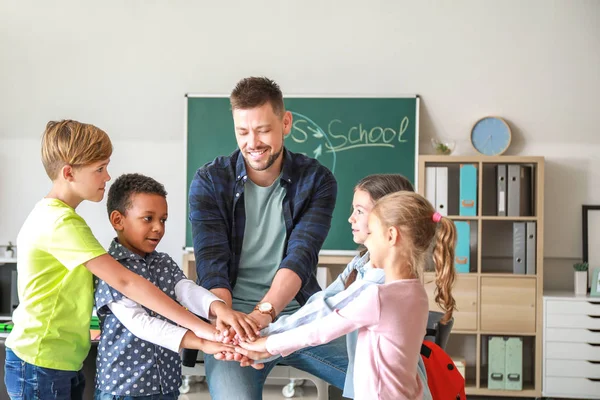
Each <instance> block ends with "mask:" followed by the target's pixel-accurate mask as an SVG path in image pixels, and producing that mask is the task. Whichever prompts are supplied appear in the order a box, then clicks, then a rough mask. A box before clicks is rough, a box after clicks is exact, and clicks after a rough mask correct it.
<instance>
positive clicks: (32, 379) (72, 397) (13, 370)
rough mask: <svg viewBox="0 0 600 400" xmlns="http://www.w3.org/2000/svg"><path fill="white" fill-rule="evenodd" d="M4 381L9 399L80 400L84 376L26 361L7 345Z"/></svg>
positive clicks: (78, 372)
mask: <svg viewBox="0 0 600 400" xmlns="http://www.w3.org/2000/svg"><path fill="white" fill-rule="evenodd" d="M4 384H5V385H6V391H7V392H8V396H9V397H10V398H11V400H26V399H27V400H28V399H39V400H47V399H52V400H63V399H65V400H82V399H83V389H84V387H85V378H84V376H83V372H82V371H61V370H58V369H50V368H43V367H37V366H35V365H32V364H29V363H26V362H25V361H23V360H21V359H20V358H19V357H17V355H16V354H15V353H13V351H12V350H11V349H9V348H8V347H7V348H6V361H5V364H4Z"/></svg>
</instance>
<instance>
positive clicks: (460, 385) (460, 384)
mask: <svg viewBox="0 0 600 400" xmlns="http://www.w3.org/2000/svg"><path fill="white" fill-rule="evenodd" d="M421 357H423V363H424V364H425V370H426V372H427V385H428V386H429V391H430V392H431V397H432V398H433V400H466V399H467V396H466V394H465V380H464V378H463V377H462V375H461V374H460V372H458V368H456V365H454V362H453V361H452V359H451V358H450V356H449V355H448V354H447V353H446V352H445V351H444V350H443V349H442V348H441V347H440V346H438V345H437V344H435V343H433V342H430V341H428V340H425V341H423V345H422V346H421Z"/></svg>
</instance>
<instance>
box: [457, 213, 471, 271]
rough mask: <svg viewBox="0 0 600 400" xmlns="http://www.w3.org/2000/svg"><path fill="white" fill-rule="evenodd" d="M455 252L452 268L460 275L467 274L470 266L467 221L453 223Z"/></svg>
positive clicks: (468, 224)
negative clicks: (454, 228)
mask: <svg viewBox="0 0 600 400" xmlns="http://www.w3.org/2000/svg"><path fill="white" fill-rule="evenodd" d="M454 226H455V227H456V250H455V251H454V268H455V270H456V272H458V273H461V274H466V273H469V271H470V266H471V224H470V222H469V221H455V222H454Z"/></svg>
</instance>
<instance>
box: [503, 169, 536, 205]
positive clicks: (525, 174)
mask: <svg viewBox="0 0 600 400" xmlns="http://www.w3.org/2000/svg"><path fill="white" fill-rule="evenodd" d="M531 173H532V168H531V167H530V166H527V165H517V164H512V165H509V166H508V184H507V194H508V199H507V205H506V209H507V213H506V215H507V216H509V217H519V216H530V215H533V214H532V211H533V210H532V197H531V195H532V187H531V185H532V179H531Z"/></svg>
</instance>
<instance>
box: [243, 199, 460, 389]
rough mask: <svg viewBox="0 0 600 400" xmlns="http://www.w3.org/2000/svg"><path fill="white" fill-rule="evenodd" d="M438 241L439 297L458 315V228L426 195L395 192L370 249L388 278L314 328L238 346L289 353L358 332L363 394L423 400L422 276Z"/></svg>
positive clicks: (378, 218) (255, 355)
mask: <svg viewBox="0 0 600 400" xmlns="http://www.w3.org/2000/svg"><path fill="white" fill-rule="evenodd" d="M434 240H435V247H434V251H433V261H434V263H435V269H436V275H437V277H436V287H437V290H436V302H437V303H438V304H439V305H440V307H441V308H442V309H443V310H444V311H445V315H444V318H443V321H442V322H446V321H448V320H449V319H450V318H451V317H452V313H453V311H454V309H455V306H456V303H455V301H454V298H453V297H452V285H453V283H454V280H455V277H456V275H455V271H454V264H453V260H454V246H455V241H456V230H455V227H454V224H453V223H452V221H451V220H449V219H447V218H444V217H442V216H441V215H440V214H439V213H437V212H435V210H434V209H433V207H432V206H431V204H430V203H429V202H428V201H427V200H426V199H425V198H423V197H422V196H420V195H418V194H415V193H411V192H396V193H392V194H388V195H386V196H384V197H382V198H381V199H380V200H379V201H377V203H376V204H375V207H374V208H373V210H372V211H371V213H370V215H369V220H368V235H367V238H366V240H365V243H364V244H365V246H366V247H367V249H368V251H369V254H370V262H371V264H372V267H373V268H376V269H380V270H383V271H384V273H385V283H384V284H381V285H369V286H368V287H367V288H366V289H365V290H363V291H362V292H360V294H359V295H358V296H357V297H355V298H353V299H351V300H350V301H349V302H348V304H347V305H345V307H343V308H341V309H339V310H335V312H333V313H331V314H329V315H327V316H326V317H324V318H322V319H320V320H316V321H314V322H311V323H309V324H307V325H303V326H300V327H298V328H295V329H292V330H288V331H286V332H283V333H279V334H274V335H271V336H269V337H267V338H264V337H263V338H260V339H258V340H257V341H255V342H253V343H244V342H242V343H240V346H241V347H240V348H236V351H237V352H239V353H241V354H244V355H246V356H248V357H250V358H252V359H261V358H264V357H267V356H271V355H276V354H279V355H282V356H285V355H287V354H290V353H292V352H294V351H296V350H298V349H301V348H304V347H308V346H316V345H320V344H324V343H328V342H329V341H331V340H334V339H335V338H338V337H340V336H342V335H345V334H347V333H349V332H352V331H355V330H357V329H358V342H357V347H356V359H355V361H354V392H355V398H356V399H394V400H397V399H398V400H401V399H410V400H413V399H421V398H423V393H424V389H425V387H424V385H423V383H422V382H421V380H420V379H419V376H418V370H417V362H418V360H419V359H420V349H421V343H422V342H423V336H424V332H425V330H426V327H427V317H428V313H429V306H428V300H427V293H426V292H425V289H424V287H423V284H422V282H421V276H422V274H423V269H424V267H425V264H426V260H427V257H428V250H429V249H430V246H431V245H432V243H433V242H434Z"/></svg>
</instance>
